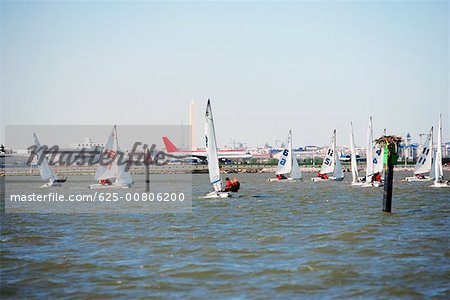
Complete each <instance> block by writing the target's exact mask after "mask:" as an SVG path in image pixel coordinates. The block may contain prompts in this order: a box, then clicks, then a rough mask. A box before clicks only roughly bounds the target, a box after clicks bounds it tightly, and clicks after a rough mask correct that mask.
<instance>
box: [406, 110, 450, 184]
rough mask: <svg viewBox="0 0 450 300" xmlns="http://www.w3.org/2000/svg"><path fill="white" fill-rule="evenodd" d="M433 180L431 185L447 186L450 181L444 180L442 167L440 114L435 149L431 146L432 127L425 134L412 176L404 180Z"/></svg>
mask: <svg viewBox="0 0 450 300" xmlns="http://www.w3.org/2000/svg"><path fill="white" fill-rule="evenodd" d="M431 180H434V182H433V184H432V185H431V187H449V186H450V182H449V181H447V180H444V172H443V169H442V115H439V127H438V133H437V143H436V149H434V147H433V127H431V129H430V133H429V134H428V135H427V138H426V139H425V142H424V144H423V145H422V152H421V153H420V156H419V159H418V160H417V162H416V167H415V168H414V176H412V177H406V178H405V181H409V182H420V181H431Z"/></svg>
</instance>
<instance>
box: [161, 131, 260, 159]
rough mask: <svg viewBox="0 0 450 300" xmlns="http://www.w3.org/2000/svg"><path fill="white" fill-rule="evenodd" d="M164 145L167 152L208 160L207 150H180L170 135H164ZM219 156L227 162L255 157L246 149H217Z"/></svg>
mask: <svg viewBox="0 0 450 300" xmlns="http://www.w3.org/2000/svg"><path fill="white" fill-rule="evenodd" d="M162 139H163V142H164V146H165V147H166V151H167V153H169V154H171V155H173V156H177V155H179V156H191V157H198V158H200V159H202V160H206V156H207V155H206V150H180V149H178V148H177V147H176V146H175V145H174V144H173V143H172V142H171V141H170V140H169V138H168V137H166V136H163V138H162ZM217 156H218V157H219V161H221V162H227V161H229V160H243V161H245V160H249V159H251V158H252V157H253V155H251V154H250V153H248V152H246V151H244V150H228V149H227V150H225V149H222V150H220V149H219V150H217Z"/></svg>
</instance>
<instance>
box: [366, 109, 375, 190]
mask: <svg viewBox="0 0 450 300" xmlns="http://www.w3.org/2000/svg"><path fill="white" fill-rule="evenodd" d="M366 164H367V167H366V181H367V182H372V176H373V174H374V172H373V131H372V117H370V119H369V127H368V128H367V149H366Z"/></svg>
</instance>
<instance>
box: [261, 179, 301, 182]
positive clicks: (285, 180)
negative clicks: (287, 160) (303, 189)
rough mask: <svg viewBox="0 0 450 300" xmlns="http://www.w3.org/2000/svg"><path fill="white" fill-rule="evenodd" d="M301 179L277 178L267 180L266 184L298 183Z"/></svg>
mask: <svg viewBox="0 0 450 300" xmlns="http://www.w3.org/2000/svg"><path fill="white" fill-rule="evenodd" d="M302 179H303V178H286V179H281V180H280V179H277V178H269V179H267V181H268V182H295V181H300V180H302Z"/></svg>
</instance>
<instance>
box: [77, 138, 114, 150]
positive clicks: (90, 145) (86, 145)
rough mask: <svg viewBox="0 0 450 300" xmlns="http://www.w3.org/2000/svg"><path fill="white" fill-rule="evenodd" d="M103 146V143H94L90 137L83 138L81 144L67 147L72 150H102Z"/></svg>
mask: <svg viewBox="0 0 450 300" xmlns="http://www.w3.org/2000/svg"><path fill="white" fill-rule="evenodd" d="M104 146H105V144H104V143H94V142H93V141H92V139H91V138H90V137H86V138H84V140H83V141H82V142H79V143H72V144H70V145H69V147H70V148H73V149H96V148H97V149H102V148H103V147H104Z"/></svg>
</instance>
